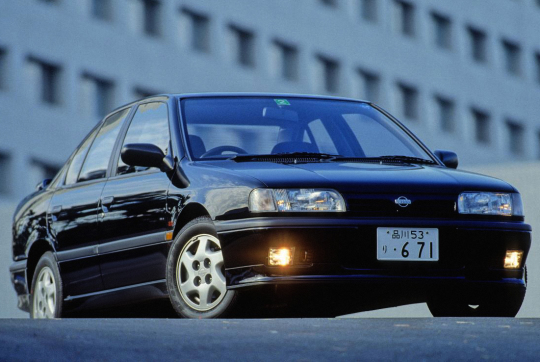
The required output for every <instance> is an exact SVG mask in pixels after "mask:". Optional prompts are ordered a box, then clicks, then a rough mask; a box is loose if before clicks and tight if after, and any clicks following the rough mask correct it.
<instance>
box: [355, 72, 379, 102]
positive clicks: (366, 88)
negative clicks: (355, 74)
mask: <svg viewBox="0 0 540 362" xmlns="http://www.w3.org/2000/svg"><path fill="white" fill-rule="evenodd" d="M359 73H360V81H361V87H362V89H361V92H362V95H361V97H362V98H364V99H365V100H367V101H370V102H375V103H377V102H379V101H380V100H379V97H380V87H381V78H380V77H379V75H378V74H375V73H373V72H369V71H365V70H360V71H359Z"/></svg>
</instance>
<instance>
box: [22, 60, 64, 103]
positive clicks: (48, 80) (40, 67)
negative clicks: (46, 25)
mask: <svg viewBox="0 0 540 362" xmlns="http://www.w3.org/2000/svg"><path fill="white" fill-rule="evenodd" d="M28 62H29V65H30V67H31V69H32V74H33V76H34V81H35V82H36V83H37V84H36V86H37V88H38V93H39V98H40V99H41V101H42V102H44V103H49V104H58V103H60V77H61V68H60V66H58V65H55V64H52V63H49V62H47V61H44V60H41V59H37V58H34V57H30V58H28Z"/></svg>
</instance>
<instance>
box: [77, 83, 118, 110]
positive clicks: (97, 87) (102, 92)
mask: <svg viewBox="0 0 540 362" xmlns="http://www.w3.org/2000/svg"><path fill="white" fill-rule="evenodd" d="M83 83H84V86H85V88H86V90H87V92H86V94H87V97H88V98H89V99H88V104H89V105H90V109H91V114H92V116H94V117H97V118H102V117H103V116H105V115H106V114H107V113H109V112H110V111H112V109H113V108H114V83H113V82H112V81H111V80H108V79H104V78H102V77H97V76H94V75H91V74H84V75H83Z"/></svg>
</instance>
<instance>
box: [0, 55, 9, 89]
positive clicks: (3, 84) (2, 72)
mask: <svg viewBox="0 0 540 362" xmlns="http://www.w3.org/2000/svg"><path fill="white" fill-rule="evenodd" d="M6 75H7V51H6V50H5V49H2V48H0V90H4V89H6V88H7V79H6V78H7V76H6Z"/></svg>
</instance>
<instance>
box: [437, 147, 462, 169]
mask: <svg viewBox="0 0 540 362" xmlns="http://www.w3.org/2000/svg"><path fill="white" fill-rule="evenodd" d="M433 153H434V154H435V156H437V157H438V158H439V160H441V162H442V163H443V164H444V165H445V166H446V167H449V168H457V167H458V157H457V155H456V153H455V152H452V151H443V150H436V151H435V152H433Z"/></svg>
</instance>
